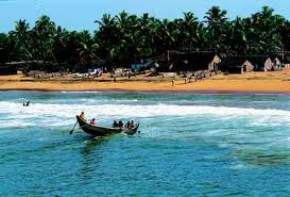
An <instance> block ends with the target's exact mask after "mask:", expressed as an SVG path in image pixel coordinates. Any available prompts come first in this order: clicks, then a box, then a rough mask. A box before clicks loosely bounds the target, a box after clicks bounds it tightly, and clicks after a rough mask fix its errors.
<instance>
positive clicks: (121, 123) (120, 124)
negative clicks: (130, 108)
mask: <svg viewBox="0 0 290 197" xmlns="http://www.w3.org/2000/svg"><path fill="white" fill-rule="evenodd" d="M123 126H124V123H123V121H122V120H120V121H119V123H118V127H119V128H123Z"/></svg>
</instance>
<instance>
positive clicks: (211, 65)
mask: <svg viewBox="0 0 290 197" xmlns="http://www.w3.org/2000/svg"><path fill="white" fill-rule="evenodd" d="M220 63H221V58H220V57H219V56H218V55H215V56H214V58H213V59H212V61H211V62H210V63H209V64H208V70H209V71H217V70H219V68H218V65H219V64H220Z"/></svg>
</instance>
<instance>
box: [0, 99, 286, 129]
mask: <svg viewBox="0 0 290 197" xmlns="http://www.w3.org/2000/svg"><path fill="white" fill-rule="evenodd" d="M81 111H84V112H85V113H86V115H87V116H88V118H89V117H100V118H103V119H112V118H147V117H151V118H152V117H164V116H180V117H183V116H189V117H190V116H193V117H194V116H201V117H203V116H205V117H206V118H208V117H213V118H218V119H224V120H228V119H235V118H253V119H254V120H255V121H254V123H253V124H257V125H258V124H264V123H265V122H271V120H273V121H274V120H275V121H274V122H276V123H277V122H278V123H280V122H284V123H286V124H290V111H286V110H278V109H255V108H240V107H226V106H206V105H202V106H201V105H176V104H169V105H165V104H155V105H154V104H147V105H142V104H138V103H136V104H96V103H90V102H89V103H86V104H85V103H81V104H76V103H73V104H53V103H48V104H44V103H33V104H32V105H31V106H30V107H22V104H21V103H15V102H7V101H2V102H0V123H1V125H2V126H0V128H2V127H3V124H2V123H4V122H5V121H7V120H6V119H7V118H12V119H16V120H23V121H24V120H28V119H36V120H38V121H40V122H41V123H43V124H44V125H47V123H45V122H49V124H50V125H55V126H58V125H61V124H71V123H72V122H73V121H74V120H75V119H74V116H75V115H76V114H79V113H80V112H81Z"/></svg>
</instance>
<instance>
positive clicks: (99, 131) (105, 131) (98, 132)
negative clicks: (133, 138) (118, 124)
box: [76, 116, 139, 136]
mask: <svg viewBox="0 0 290 197" xmlns="http://www.w3.org/2000/svg"><path fill="white" fill-rule="evenodd" d="M76 118H77V122H78V124H79V126H80V128H81V129H82V130H83V131H84V132H86V133H88V134H90V135H92V136H105V135H112V134H117V133H125V134H127V135H134V134H135V133H136V132H137V131H138V128H139V124H137V125H136V126H135V127H134V128H132V129H128V128H109V127H100V126H95V125H91V124H89V123H87V121H86V120H84V119H83V118H81V117H80V116H76Z"/></svg>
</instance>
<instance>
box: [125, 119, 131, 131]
mask: <svg viewBox="0 0 290 197" xmlns="http://www.w3.org/2000/svg"><path fill="white" fill-rule="evenodd" d="M125 128H126V129H129V128H130V121H127V122H126V124H125Z"/></svg>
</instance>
